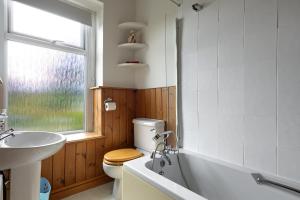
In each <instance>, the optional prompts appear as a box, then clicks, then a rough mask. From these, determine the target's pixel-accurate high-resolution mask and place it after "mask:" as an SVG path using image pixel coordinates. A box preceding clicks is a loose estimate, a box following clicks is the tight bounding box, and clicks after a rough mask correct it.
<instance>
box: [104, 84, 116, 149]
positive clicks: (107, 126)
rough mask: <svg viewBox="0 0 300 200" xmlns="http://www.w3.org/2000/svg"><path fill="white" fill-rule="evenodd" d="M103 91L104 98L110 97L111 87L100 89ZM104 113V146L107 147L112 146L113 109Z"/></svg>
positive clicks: (111, 94)
mask: <svg viewBox="0 0 300 200" xmlns="http://www.w3.org/2000/svg"><path fill="white" fill-rule="evenodd" d="M101 90H102V91H103V92H102V94H103V96H104V99H107V98H112V96H113V90H112V89H101ZM103 110H104V109H103ZM103 112H104V113H103V114H104V118H105V119H104V135H105V137H106V138H105V147H106V148H109V147H112V146H113V111H109V112H106V111H105V110H104V111H103Z"/></svg>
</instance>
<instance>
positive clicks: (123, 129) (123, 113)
mask: <svg viewBox="0 0 300 200" xmlns="http://www.w3.org/2000/svg"><path fill="white" fill-rule="evenodd" d="M126 91H127V90H120V96H119V97H120V99H119V105H120V106H119V107H120V145H122V146H123V145H126V141H127V137H126V136H127V134H128V133H127V109H126V107H127V102H126Z"/></svg>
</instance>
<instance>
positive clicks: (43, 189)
mask: <svg viewBox="0 0 300 200" xmlns="http://www.w3.org/2000/svg"><path fill="white" fill-rule="evenodd" d="M50 192H51V185H50V183H49V181H48V180H47V179H46V178H43V177H42V178H41V181H40V200H49V197H50Z"/></svg>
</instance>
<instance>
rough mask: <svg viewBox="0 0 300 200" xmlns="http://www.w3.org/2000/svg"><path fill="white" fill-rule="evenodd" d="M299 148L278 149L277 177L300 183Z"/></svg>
mask: <svg viewBox="0 0 300 200" xmlns="http://www.w3.org/2000/svg"><path fill="white" fill-rule="evenodd" d="M299 155H300V148H279V150H278V175H279V176H282V177H285V178H288V179H291V180H295V181H300V173H299V169H300V156H299Z"/></svg>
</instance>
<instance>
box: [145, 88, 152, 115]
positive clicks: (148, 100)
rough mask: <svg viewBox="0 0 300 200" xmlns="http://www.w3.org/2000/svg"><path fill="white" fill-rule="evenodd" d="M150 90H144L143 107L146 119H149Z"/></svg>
mask: <svg viewBox="0 0 300 200" xmlns="http://www.w3.org/2000/svg"><path fill="white" fill-rule="evenodd" d="M151 100H152V98H151V90H150V89H149V90H145V106H146V113H145V117H146V118H151Z"/></svg>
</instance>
